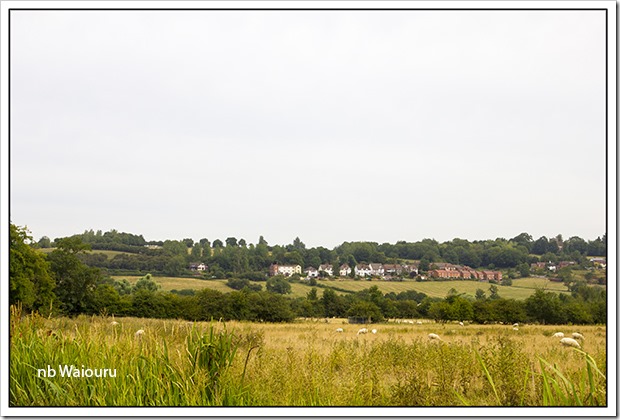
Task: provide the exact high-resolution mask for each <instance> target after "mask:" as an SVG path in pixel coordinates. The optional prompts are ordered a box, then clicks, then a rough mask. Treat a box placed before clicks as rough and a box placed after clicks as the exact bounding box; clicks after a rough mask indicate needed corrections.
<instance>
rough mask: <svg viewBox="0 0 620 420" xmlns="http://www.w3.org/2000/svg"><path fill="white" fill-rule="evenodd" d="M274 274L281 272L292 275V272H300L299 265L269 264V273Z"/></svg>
mask: <svg viewBox="0 0 620 420" xmlns="http://www.w3.org/2000/svg"><path fill="white" fill-rule="evenodd" d="M276 274H282V275H285V276H292V275H293V274H301V265H299V264H295V265H280V264H271V265H270V266H269V275H270V276H275V275H276Z"/></svg>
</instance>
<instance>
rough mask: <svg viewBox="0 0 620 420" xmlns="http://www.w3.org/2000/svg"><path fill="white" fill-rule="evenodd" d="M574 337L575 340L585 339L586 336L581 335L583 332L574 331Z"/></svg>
mask: <svg viewBox="0 0 620 420" xmlns="http://www.w3.org/2000/svg"><path fill="white" fill-rule="evenodd" d="M573 338H574V339H575V340H583V339H584V338H585V337H584V336H583V335H581V334H579V333H577V332H574V333H573Z"/></svg>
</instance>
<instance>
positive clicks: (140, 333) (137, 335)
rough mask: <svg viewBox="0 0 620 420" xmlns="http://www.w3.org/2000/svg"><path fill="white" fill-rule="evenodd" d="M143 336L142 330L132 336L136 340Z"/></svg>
mask: <svg viewBox="0 0 620 420" xmlns="http://www.w3.org/2000/svg"><path fill="white" fill-rule="evenodd" d="M143 335H144V330H138V331H136V333H135V334H134V335H133V336H134V337H136V338H142V336H143Z"/></svg>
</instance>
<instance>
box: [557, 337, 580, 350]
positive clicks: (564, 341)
mask: <svg viewBox="0 0 620 420" xmlns="http://www.w3.org/2000/svg"><path fill="white" fill-rule="evenodd" d="M560 344H562V345H564V346H570V347H575V348H578V349H580V348H581V346H580V345H579V343H578V342H577V340H573V339H572V338H568V337H565V338H563V339H561V340H560Z"/></svg>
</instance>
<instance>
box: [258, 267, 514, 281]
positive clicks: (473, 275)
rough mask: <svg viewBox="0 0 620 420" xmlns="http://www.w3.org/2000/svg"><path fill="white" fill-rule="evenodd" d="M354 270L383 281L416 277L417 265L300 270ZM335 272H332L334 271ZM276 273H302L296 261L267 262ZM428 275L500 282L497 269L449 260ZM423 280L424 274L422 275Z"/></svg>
mask: <svg viewBox="0 0 620 420" xmlns="http://www.w3.org/2000/svg"><path fill="white" fill-rule="evenodd" d="M352 271H353V272H354V273H355V276H356V277H358V276H359V277H378V278H382V279H385V280H390V279H392V278H400V277H403V276H407V277H416V276H418V275H419V271H418V265H417V264H379V263H370V264H357V265H356V266H355V267H353V269H351V267H350V266H349V265H348V264H342V265H341V266H340V267H338V271H337V272H335V271H334V267H333V266H332V265H331V264H322V265H320V266H319V267H318V268H314V267H308V268H306V269H305V270H303V274H305V275H306V277H307V278H317V277H324V276H329V277H334V276H340V277H348V276H350V275H351V272H352ZM335 273H336V274H335ZM277 274H280V275H284V276H291V275H293V274H299V275H302V269H301V266H300V265H299V264H296V265H280V264H271V266H270V267H269V275H270V276H275V275H277ZM428 277H429V278H433V279H467V280H469V279H477V280H480V281H489V280H495V281H500V280H501V279H502V273H501V272H499V271H490V270H485V271H478V270H474V269H473V268H471V267H467V266H462V265H455V264H450V263H433V264H432V265H431V270H429V272H428ZM422 278H423V279H425V278H426V276H422Z"/></svg>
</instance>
